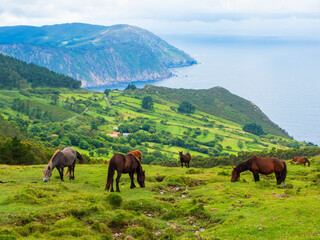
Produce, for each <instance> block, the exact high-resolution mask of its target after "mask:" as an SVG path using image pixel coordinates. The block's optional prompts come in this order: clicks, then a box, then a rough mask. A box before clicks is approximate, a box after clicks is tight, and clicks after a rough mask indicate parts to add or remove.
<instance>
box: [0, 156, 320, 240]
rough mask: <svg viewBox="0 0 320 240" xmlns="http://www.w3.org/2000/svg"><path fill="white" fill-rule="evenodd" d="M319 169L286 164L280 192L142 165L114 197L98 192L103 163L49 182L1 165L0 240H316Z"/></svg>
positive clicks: (266, 181) (221, 171) (263, 183)
mask: <svg viewBox="0 0 320 240" xmlns="http://www.w3.org/2000/svg"><path fill="white" fill-rule="evenodd" d="M319 164H320V157H315V158H312V159H311V167H304V166H303V165H293V164H290V162H287V167H288V175H287V179H286V187H284V186H276V182H275V177H274V175H270V176H261V178H260V182H257V183H255V182H254V181H253V177H252V174H251V173H250V172H244V173H242V174H241V178H240V181H239V182H236V183H231V182H230V173H231V170H232V168H231V167H215V168H211V169H194V168H190V169H186V168H166V167H160V166H148V165H146V166H143V168H144V170H145V171H146V177H147V179H146V187H145V188H143V189H142V188H140V187H137V188H135V189H130V188H129V187H130V179H129V176H128V174H124V175H123V176H122V177H121V181H120V190H121V193H120V194H117V193H109V192H106V191H104V187H105V181H106V177H107V169H108V165H106V164H103V165H76V170H75V180H74V181H69V180H67V178H66V179H65V182H60V180H59V177H58V172H57V170H54V172H53V175H52V177H51V179H50V181H49V182H47V183H44V182H42V169H43V166H6V165H1V166H0V180H1V181H2V183H0V184H1V185H0V187H1V194H0V239H15V238H17V239H20V238H26V239H36V238H40V239H61V238H64V239H74V238H78V237H81V238H82V239H112V238H119V239H161V238H162V239H176V238H177V239H198V238H201V237H202V238H204V239H318V238H319V237H320V230H319V224H320V217H319V214H318V213H319V212H320V205H319V200H320V197H319V196H320V185H319V181H320V165H319ZM136 185H137V186H138V184H137V183H136Z"/></svg>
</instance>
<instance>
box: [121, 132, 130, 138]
mask: <svg viewBox="0 0 320 240" xmlns="http://www.w3.org/2000/svg"><path fill="white" fill-rule="evenodd" d="M129 134H130V133H123V134H122V136H123V137H124V138H127V137H128V136H129Z"/></svg>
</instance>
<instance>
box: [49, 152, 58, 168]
mask: <svg viewBox="0 0 320 240" xmlns="http://www.w3.org/2000/svg"><path fill="white" fill-rule="evenodd" d="M58 152H60V149H58V150H57V151H56V152H55V153H54V154H53V155H52V157H51V159H50V161H49V163H48V166H50V169H51V170H52V160H53V158H54V157H55V156H56V155H57V154H58Z"/></svg>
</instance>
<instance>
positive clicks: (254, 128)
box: [242, 123, 264, 136]
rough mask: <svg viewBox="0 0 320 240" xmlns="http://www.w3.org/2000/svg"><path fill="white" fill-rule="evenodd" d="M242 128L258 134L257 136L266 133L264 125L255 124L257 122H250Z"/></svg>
mask: <svg viewBox="0 0 320 240" xmlns="http://www.w3.org/2000/svg"><path fill="white" fill-rule="evenodd" d="M242 130H243V131H245V132H248V133H252V134H254V135H257V136H260V135H263V134H264V131H263V130H262V127H261V126H260V125H258V124H255V123H249V124H246V125H244V127H243V128H242Z"/></svg>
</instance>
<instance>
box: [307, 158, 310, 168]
mask: <svg viewBox="0 0 320 240" xmlns="http://www.w3.org/2000/svg"><path fill="white" fill-rule="evenodd" d="M306 160H307V163H308V167H310V162H309V160H308V158H306Z"/></svg>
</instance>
